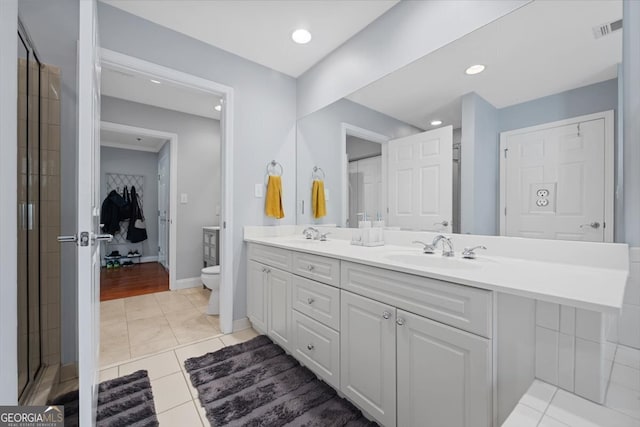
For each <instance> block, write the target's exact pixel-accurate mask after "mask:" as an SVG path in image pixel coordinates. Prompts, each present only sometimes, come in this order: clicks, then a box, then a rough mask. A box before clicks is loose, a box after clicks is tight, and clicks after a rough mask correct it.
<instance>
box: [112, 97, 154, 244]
mask: <svg viewBox="0 0 640 427" xmlns="http://www.w3.org/2000/svg"><path fill="white" fill-rule="evenodd" d="M103 99H105V98H103ZM108 173H120V174H127V175H142V176H144V183H143V188H142V191H143V193H142V194H143V198H142V211H143V212H144V216H145V223H146V226H147V236H148V239H147V240H145V241H143V242H140V243H131V242H129V241H127V242H126V243H125V244H112V243H107V244H106V250H107V251H108V253H110V252H111V251H113V250H118V251H120V253H121V254H127V253H128V252H129V251H130V250H138V251H140V253H141V254H142V256H158V215H157V212H158V178H157V176H158V153H151V152H148V151H136V150H126V149H122V148H113V147H101V149H100V174H101V179H100V195H101V197H100V200H104V199H105V198H106V197H107V194H108V193H107V174H108ZM129 190H130V189H129ZM136 190H137V191H138V192H140V189H139V188H137V187H136ZM120 191H121V192H122V189H120ZM123 237H124V238H125V239H126V237H127V236H126V233H125V235H124V236H123Z"/></svg>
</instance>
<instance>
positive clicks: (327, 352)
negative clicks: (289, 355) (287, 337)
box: [293, 310, 340, 390]
mask: <svg viewBox="0 0 640 427" xmlns="http://www.w3.org/2000/svg"><path fill="white" fill-rule="evenodd" d="M293 338H294V346H295V347H294V348H295V350H294V353H295V354H294V356H295V357H296V359H298V360H299V361H300V362H301V363H302V364H303V365H305V366H306V367H307V368H309V369H310V370H312V371H313V372H314V373H315V374H316V375H318V376H319V377H320V378H322V379H323V380H324V381H325V382H326V383H327V384H329V385H331V386H333V387H334V388H335V389H336V390H339V389H340V334H338V333H337V332H336V331H334V330H333V329H331V328H327V327H326V326H324V325H322V324H320V323H318V322H316V321H315V320H313V319H311V318H309V317H307V316H305V315H304V314H300V313H298V312H297V311H295V310H293Z"/></svg>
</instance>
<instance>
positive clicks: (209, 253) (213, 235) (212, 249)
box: [202, 225, 220, 267]
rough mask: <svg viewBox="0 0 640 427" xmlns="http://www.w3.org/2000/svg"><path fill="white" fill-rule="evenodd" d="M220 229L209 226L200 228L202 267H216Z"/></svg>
mask: <svg viewBox="0 0 640 427" xmlns="http://www.w3.org/2000/svg"><path fill="white" fill-rule="evenodd" d="M219 235H220V227H219V226H217V225H216V226H209V227H202V251H203V253H202V263H203V265H204V267H209V266H212V265H218V264H219V263H220V259H219V257H218V248H219V241H220V238H219Z"/></svg>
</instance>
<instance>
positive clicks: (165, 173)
mask: <svg viewBox="0 0 640 427" xmlns="http://www.w3.org/2000/svg"><path fill="white" fill-rule="evenodd" d="M169 170H170V169H169V150H165V152H164V153H163V155H162V157H160V158H159V159H158V262H159V263H160V264H162V265H163V266H164V268H166V269H168V268H169V182H170V181H169Z"/></svg>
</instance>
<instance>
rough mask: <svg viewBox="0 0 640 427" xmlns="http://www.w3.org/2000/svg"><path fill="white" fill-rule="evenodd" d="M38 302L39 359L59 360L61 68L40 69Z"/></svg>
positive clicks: (52, 361) (45, 361) (51, 361)
mask: <svg viewBox="0 0 640 427" xmlns="http://www.w3.org/2000/svg"><path fill="white" fill-rule="evenodd" d="M40 83H41V104H40V108H41V110H40V121H41V123H40V199H41V201H40V203H41V207H40V209H41V211H40V232H41V235H40V242H41V245H40V305H41V319H42V362H43V363H44V364H45V365H50V366H56V365H59V364H60V243H58V240H57V237H58V235H60V68H58V67H54V66H51V65H43V66H42V67H41V70H40Z"/></svg>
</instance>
